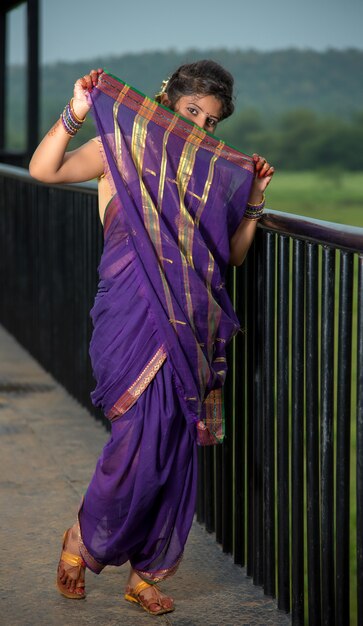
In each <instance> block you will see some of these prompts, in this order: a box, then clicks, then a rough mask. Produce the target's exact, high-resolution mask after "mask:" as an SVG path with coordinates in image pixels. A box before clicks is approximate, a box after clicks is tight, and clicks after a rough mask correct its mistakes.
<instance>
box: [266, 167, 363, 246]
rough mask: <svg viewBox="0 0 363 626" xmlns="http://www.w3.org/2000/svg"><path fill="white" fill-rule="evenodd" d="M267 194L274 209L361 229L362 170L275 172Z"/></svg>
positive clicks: (362, 207) (269, 206)
mask: <svg viewBox="0 0 363 626" xmlns="http://www.w3.org/2000/svg"><path fill="white" fill-rule="evenodd" d="M266 197H267V203H266V204H267V207H268V208H270V209H274V210H275V211H284V212H286V213H294V214H295V215H306V216H308V217H313V218H317V219H321V220H327V221H329V222H338V223H340V224H348V225H351V226H359V227H361V228H363V172H341V171H340V170H339V169H335V168H331V169H330V170H320V171H317V172H279V171H277V172H276V174H275V176H274V178H273V180H272V181H271V184H270V186H269V187H268V189H267V194H266ZM362 247H363V246H362Z"/></svg>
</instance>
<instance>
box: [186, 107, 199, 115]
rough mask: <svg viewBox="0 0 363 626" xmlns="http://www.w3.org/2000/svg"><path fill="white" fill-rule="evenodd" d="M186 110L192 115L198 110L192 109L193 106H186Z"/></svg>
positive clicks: (196, 113)
mask: <svg viewBox="0 0 363 626" xmlns="http://www.w3.org/2000/svg"><path fill="white" fill-rule="evenodd" d="M188 111H189V113H191V114H192V115H198V111H197V109H194V108H193V107H188Z"/></svg>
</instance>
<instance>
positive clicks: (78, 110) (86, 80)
mask: <svg viewBox="0 0 363 626" xmlns="http://www.w3.org/2000/svg"><path fill="white" fill-rule="evenodd" d="M102 72H103V69H101V68H99V69H98V70H91V71H90V72H89V74H85V75H84V76H82V77H81V78H79V79H78V80H76V82H75V83H74V90H73V110H74V112H75V114H76V115H77V117H79V118H81V119H83V118H84V117H85V116H86V115H87V113H88V111H89V110H90V108H91V101H90V98H89V92H90V91H92V89H93V87H95V86H96V85H97V83H98V78H99V76H100V75H101V74H102Z"/></svg>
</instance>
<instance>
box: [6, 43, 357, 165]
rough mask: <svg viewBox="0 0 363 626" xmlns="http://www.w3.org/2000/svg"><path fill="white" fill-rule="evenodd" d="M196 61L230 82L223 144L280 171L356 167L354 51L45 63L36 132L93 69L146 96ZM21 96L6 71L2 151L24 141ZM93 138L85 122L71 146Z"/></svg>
mask: <svg viewBox="0 0 363 626" xmlns="http://www.w3.org/2000/svg"><path fill="white" fill-rule="evenodd" d="M199 58H212V59H214V60H216V61H218V62H220V63H221V64H222V65H224V66H225V67H226V68H227V69H229V70H230V71H231V72H232V74H233V76H234V77H235V87H236V89H235V91H236V112H235V114H234V115H233V117H232V118H231V119H230V120H226V121H225V122H223V124H221V126H220V127H219V128H218V134H219V135H220V136H221V137H222V138H223V139H225V140H226V141H228V142H229V143H231V144H232V145H234V146H236V147H238V148H240V149H241V150H243V151H245V152H246V153H251V152H261V153H262V154H264V155H265V156H266V157H268V158H269V159H270V160H271V162H273V163H274V164H276V165H278V166H279V167H282V168H284V169H292V170H296V169H302V168H303V169H306V168H308V169H311V168H315V167H317V166H321V167H329V166H330V165H331V164H335V165H337V166H339V167H340V166H341V167H344V168H346V169H363V163H362V160H363V153H362V150H361V145H362V138H363V137H362V133H363V110H362V108H363V81H362V80H360V79H359V77H361V76H362V73H363V51H359V50H355V49H350V50H344V51H338V50H333V49H332V50H328V51H326V52H315V51H311V50H306V51H301V50H295V49H291V50H280V51H275V52H257V51H255V50H247V51H240V50H236V51H227V50H223V49H218V50H212V49H211V50H203V51H200V50H189V51H187V52H185V53H177V52H175V51H173V50H170V51H168V52H149V53H142V54H141V53H140V54H128V55H123V56H114V57H107V58H95V59H91V60H88V61H87V60H86V61H77V62H74V63H56V64H53V65H47V66H45V67H43V70H42V80H41V86H42V91H41V126H42V132H43V133H45V132H46V130H47V129H48V128H49V127H50V126H51V125H52V124H53V123H54V122H55V120H56V119H57V118H58V117H59V115H60V113H61V111H62V109H63V107H64V105H65V103H66V101H67V100H69V99H70V97H71V95H72V90H73V84H74V82H75V80H76V79H77V78H78V77H79V76H82V75H83V74H85V73H86V72H87V71H88V70H89V69H91V68H93V67H94V68H97V67H103V68H104V69H107V70H108V71H110V72H111V73H113V74H115V75H116V76H119V77H120V78H122V79H123V80H125V81H126V82H128V83H130V84H132V85H133V86H134V87H136V88H137V89H139V90H140V91H142V92H144V93H146V94H147V95H149V96H151V97H153V96H154V94H155V93H156V92H157V91H158V89H159V86H160V84H161V81H162V80H163V79H164V78H166V77H168V76H169V75H170V74H171V73H172V71H173V70H174V69H175V68H176V67H177V66H178V65H180V64H181V63H184V62H188V61H192V60H196V59H199ZM24 98H25V72H24V68H21V67H12V68H8V72H7V110H8V113H9V115H8V124H7V144H8V147H9V148H10V149H17V148H19V147H21V146H22V145H23V143H24V136H25V122H24V118H25V105H24ZM93 134H94V129H93V124H92V122H91V121H89V122H87V124H86V125H85V127H84V128H83V129H82V131H81V133H80V134H79V136H78V137H77V138H76V139H75V140H73V142H72V145H73V146H77V145H79V144H80V143H82V142H83V141H85V140H86V139H87V138H88V137H91V136H92V135H93Z"/></svg>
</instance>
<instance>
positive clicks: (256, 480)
mask: <svg viewBox="0 0 363 626" xmlns="http://www.w3.org/2000/svg"><path fill="white" fill-rule="evenodd" d="M255 241H256V278H257V280H256V284H255V299H256V300H255V309H254V310H255V318H254V328H253V338H254V361H253V374H254V389H253V404H254V411H253V413H254V421H253V454H254V459H253V496H254V500H253V525H254V537H253V539H254V541H253V561H254V566H253V582H254V584H255V585H263V461H262V458H263V419H262V410H263V406H262V389H263V381H262V362H263V357H262V353H263V345H262V341H261V337H262V336H263V314H262V307H261V302H262V301H263V263H262V259H263V249H262V233H261V232H259V231H258V232H257V235H256V238H255Z"/></svg>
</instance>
